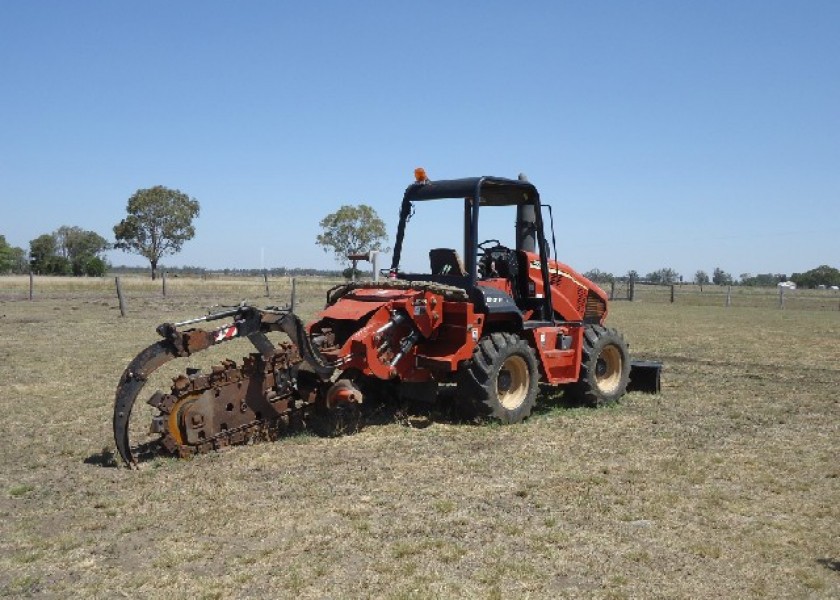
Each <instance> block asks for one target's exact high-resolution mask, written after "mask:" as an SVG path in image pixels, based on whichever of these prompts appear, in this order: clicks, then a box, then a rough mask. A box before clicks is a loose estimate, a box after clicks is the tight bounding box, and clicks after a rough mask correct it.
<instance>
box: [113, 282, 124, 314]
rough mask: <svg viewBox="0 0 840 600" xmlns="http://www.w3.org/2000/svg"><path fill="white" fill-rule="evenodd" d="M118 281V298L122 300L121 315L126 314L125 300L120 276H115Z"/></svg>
mask: <svg viewBox="0 0 840 600" xmlns="http://www.w3.org/2000/svg"><path fill="white" fill-rule="evenodd" d="M115 280H116V283H117V300H119V301H120V316H121V317H124V316H125V300H124V299H123V293H122V287H121V286H120V278H119V276H117V277H116V278H115Z"/></svg>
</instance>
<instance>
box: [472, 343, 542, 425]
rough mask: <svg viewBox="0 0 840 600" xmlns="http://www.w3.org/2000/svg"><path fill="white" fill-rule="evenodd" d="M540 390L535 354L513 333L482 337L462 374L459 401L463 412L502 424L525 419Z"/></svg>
mask: <svg viewBox="0 0 840 600" xmlns="http://www.w3.org/2000/svg"><path fill="white" fill-rule="evenodd" d="M538 389H539V371H538V367H537V359H536V358H535V357H534V351H533V350H532V349H531V347H530V346H529V345H528V343H527V342H525V340H523V339H521V338H519V337H517V336H515V335H513V334H510V333H493V334H491V335H489V336H486V337H484V338H482V339H481V340H480V341H479V342H478V345H477V346H476V347H475V350H474V352H473V358H472V360H470V361H468V362H467V363H465V364H464V365H463V366H462V367H461V371H460V373H459V381H458V398H459V403H460V405H461V407H462V409H465V411H464V412H467V413H468V414H470V415H471V416H472V415H479V416H483V417H489V418H492V419H495V420H497V421H499V422H500V423H503V424H512V423H520V422H522V421H523V420H525V419H526V418H527V417H528V416H529V415H530V414H531V410H533V408H534V403H535V402H536V398H537V391H538Z"/></svg>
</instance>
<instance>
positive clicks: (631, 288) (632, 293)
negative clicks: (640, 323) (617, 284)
mask: <svg viewBox="0 0 840 600" xmlns="http://www.w3.org/2000/svg"><path fill="white" fill-rule="evenodd" d="M635 297H636V277H635V276H634V275H630V283H629V285H628V286H627V299H628V300H629V301H630V302H633V299H634V298H635Z"/></svg>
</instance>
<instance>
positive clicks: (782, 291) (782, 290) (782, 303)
mask: <svg viewBox="0 0 840 600" xmlns="http://www.w3.org/2000/svg"><path fill="white" fill-rule="evenodd" d="M779 308H781V309H782V310H784V308H785V286H783V285H780V286H779Z"/></svg>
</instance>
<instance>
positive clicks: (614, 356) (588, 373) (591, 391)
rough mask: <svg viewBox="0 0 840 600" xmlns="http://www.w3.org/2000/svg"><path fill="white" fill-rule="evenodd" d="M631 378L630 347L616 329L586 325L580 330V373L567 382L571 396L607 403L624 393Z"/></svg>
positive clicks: (590, 401)
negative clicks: (577, 376) (569, 384)
mask: <svg viewBox="0 0 840 600" xmlns="http://www.w3.org/2000/svg"><path fill="white" fill-rule="evenodd" d="M629 382H630V350H629V349H628V347H627V342H625V341H624V337H623V336H622V335H621V334H620V333H618V332H617V331H616V330H615V329H607V328H605V327H601V326H600V325H587V326H586V329H585V330H584V332H583V352H582V356H581V363H580V377H579V378H578V381H577V383H575V384H572V385H571V386H570V391H571V393H572V395H573V396H574V397H576V398H577V399H579V400H580V401H581V402H584V403H586V404H589V405H591V406H596V407H598V406H607V405H608V404H613V403H614V402H617V401H618V399H619V398H621V397H622V396H623V395H624V392H625V391H626V389H627V384H628V383H629Z"/></svg>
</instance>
